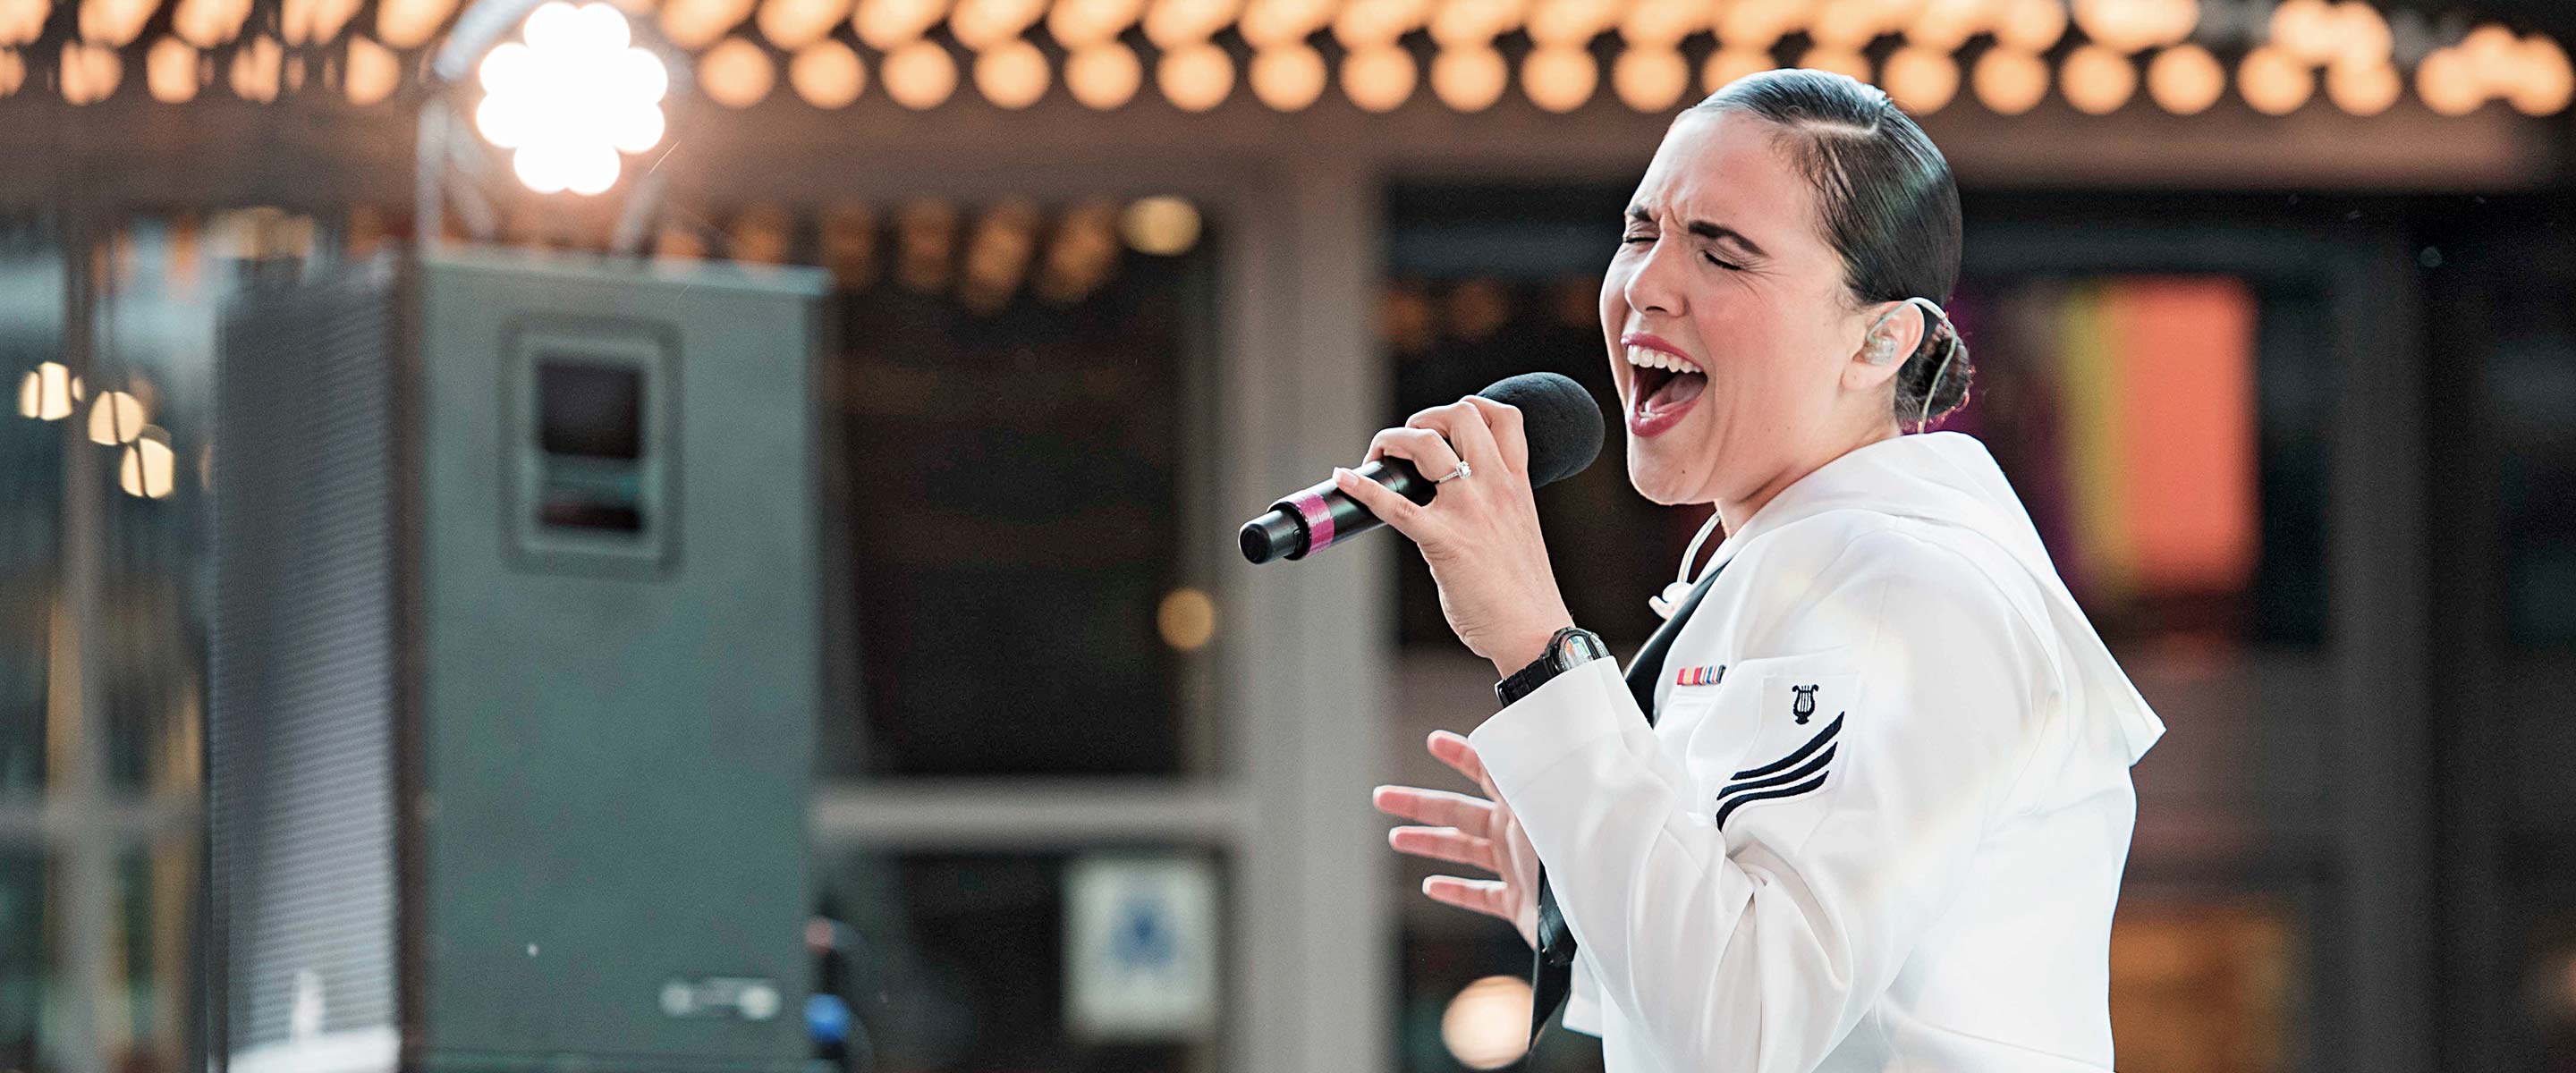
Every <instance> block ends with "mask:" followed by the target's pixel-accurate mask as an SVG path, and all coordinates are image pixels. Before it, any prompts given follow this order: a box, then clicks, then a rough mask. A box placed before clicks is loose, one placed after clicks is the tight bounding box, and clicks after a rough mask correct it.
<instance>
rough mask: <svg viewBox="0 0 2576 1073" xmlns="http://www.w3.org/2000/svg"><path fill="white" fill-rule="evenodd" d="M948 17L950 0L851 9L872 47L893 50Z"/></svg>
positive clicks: (895, 1)
mask: <svg viewBox="0 0 2576 1073" xmlns="http://www.w3.org/2000/svg"><path fill="white" fill-rule="evenodd" d="M700 2H708V0H700ZM947 17H948V0H866V2H865V3H861V4H858V5H857V6H856V9H855V10H853V11H852V12H851V13H850V29H852V30H853V31H856V32H857V33H858V35H859V41H860V42H861V43H863V44H865V45H867V46H868V47H869V48H873V49H876V50H878V51H880V52H892V51H894V50H895V49H897V48H899V47H902V46H903V45H905V44H907V43H909V42H912V41H916V40H919V39H920V38H921V35H923V34H926V33H929V32H930V28H931V27H933V26H937V25H939V21H940V20H941V19H945V18H947Z"/></svg>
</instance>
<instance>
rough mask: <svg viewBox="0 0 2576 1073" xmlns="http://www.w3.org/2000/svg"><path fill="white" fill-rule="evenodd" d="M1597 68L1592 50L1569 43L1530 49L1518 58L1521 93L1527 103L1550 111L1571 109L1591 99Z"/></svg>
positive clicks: (1598, 80) (1596, 78)
mask: <svg viewBox="0 0 2576 1073" xmlns="http://www.w3.org/2000/svg"><path fill="white" fill-rule="evenodd" d="M1600 81H1601V69H1600V68H1599V66H1597V65H1595V64H1594V63H1593V62H1592V53H1591V52H1590V51H1588V50H1585V49H1581V48H1575V47H1573V46H1570V45H1559V46H1554V47H1540V48H1534V49H1531V50H1530V53H1529V55H1528V56H1526V57H1524V58H1522V60H1521V92H1522V93H1525V94H1528V95H1529V99H1530V103H1532V104H1535V105H1538V106H1539V107H1541V108H1544V109H1546V110H1548V111H1551V112H1571V111H1573V110H1575V109H1577V108H1581V107H1583V102H1585V101H1588V100H1591V99H1592V91H1593V89H1594V88H1595V87H1597V86H1598V85H1599V84H1600Z"/></svg>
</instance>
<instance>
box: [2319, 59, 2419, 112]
mask: <svg viewBox="0 0 2576 1073" xmlns="http://www.w3.org/2000/svg"><path fill="white" fill-rule="evenodd" d="M2405 88H2406V83H2405V80H2404V79H2401V78H2399V77H2398V76H2397V68H2396V67H2394V66H2392V65H2390V64H2389V62H2388V60H2387V59H2386V58H2385V57H2383V58H2380V59H2376V60H2358V59H2349V58H2340V57H2339V58H2337V59H2336V60H2335V61H2334V62H2333V63H2330V64H2327V65H2326V99H2327V100H2330V101H2333V102H2334V106H2335V107H2337V108H2340V109H2343V110H2344V112H2345V113H2347V114H2350V115H2356V116H2375V115H2378V114H2379V113H2381V112H2385V111H2387V110H2388V109H2389V107H2390V106H2391V105H2394V104H2396V103H2397V98H2398V96H2399V95H2400V94H2402V93H2403V92H2404V91H2405Z"/></svg>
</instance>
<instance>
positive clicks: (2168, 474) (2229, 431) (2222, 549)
mask: <svg viewBox="0 0 2576 1073" xmlns="http://www.w3.org/2000/svg"><path fill="white" fill-rule="evenodd" d="M2102 312H2103V316H2102V322H2103V324H2104V326H2105V327H2106V328H2107V329H2108V331H2109V334H2110V337H2111V339H2112V340H2114V341H2115V342H2114V345H2115V346H2117V347H2118V349H2119V350H2120V351H2121V352H2122V353H2121V358H2122V360H2121V361H2120V363H2119V364H2120V370H2119V379H2120V381H2121V392H2120V396H2121V401H2122V403H2123V406H2124V408H2125V409H2126V411H2127V413H2126V415H2125V416H2126V420H2124V421H2122V422H2121V428H2120V430H2119V435H2120V438H2121V440H2122V441H2124V442H2122V443H2121V444H2120V454H2121V455H2122V456H2123V458H2124V459H2125V461H2126V462H2127V464H2126V465H2125V466H2123V467H2122V469H2123V471H2124V472H2123V474H2122V478H2123V485H2124V487H2125V489H2126V493H2127V494H2126V495H2125V496H2124V497H2123V498H2124V500H2125V502H2124V503H2123V504H2122V506H2123V508H2124V510H2125V513H2126V514H2127V517H2126V519H2125V522H2126V524H2125V525H2124V526H2123V528H2124V529H2125V530H2126V531H2127V543H2128V545H2129V546H2128V551H2129V552H2130V553H2131V554H2132V555H2134V556H2135V559H2134V560H2133V571H2134V573H2133V575H2132V576H2133V577H2134V578H2135V579H2136V582H2137V584H2138V585H2139V587H2140V588H2142V589H2146V590H2149V591H2165V592H2172V591H2190V592H2233V591H2236V590H2238V589H2242V588H2243V587H2245V585H2246V584H2247V583H2248V582H2249V581H2250V580H2251V579H2252V577H2253V573H2254V562H2255V555H2256V553H2257V550H2258V534H2257V533H2256V531H2255V489H2254V451H2255V443H2254V296H2253V294H2252V293H2251V292H2249V291H2248V290H2247V288H2246V286H2245V283H2244V282H2243V281H2242V280H2237V279H2230V278H2224V277H2175V278H2133V279H2124V280H2121V281H2119V282H2118V283H2116V284H2114V285H2112V286H2110V287H2108V288H2106V289H2105V294H2104V300H2103V311H2102Z"/></svg>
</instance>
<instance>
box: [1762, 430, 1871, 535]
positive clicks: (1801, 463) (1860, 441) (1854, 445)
mask: <svg viewBox="0 0 2576 1073" xmlns="http://www.w3.org/2000/svg"><path fill="white" fill-rule="evenodd" d="M1899 435H1901V432H1900V431H1899V430H1898V429H1897V427H1896V423H1895V422H1894V421H1888V422H1884V423H1882V424H1879V425H1876V426H1873V427H1872V428H1871V429H1870V430H1869V431H1868V432H1867V433H1864V434H1862V435H1861V436H1859V437H1858V438H1856V439H1853V440H1850V441H1848V442H1844V443H1843V444H1842V445H1841V446H1839V447H1835V448H1830V449H1828V450H1826V451H1823V452H1819V453H1816V454H1812V455H1809V456H1806V457H1803V458H1801V459H1799V460H1798V461H1796V462H1793V463H1791V464H1790V465H1788V466H1786V467H1784V468H1782V469H1781V470H1780V472H1778V473H1776V474H1773V475H1772V477H1771V479H1770V480H1768V481H1764V482H1763V483H1762V486H1761V487H1759V488H1756V489H1754V490H1753V493H1752V494H1751V495H1747V496H1745V497H1743V498H1741V499H1720V500H1718V501H1717V516H1718V517H1719V518H1720V519H1722V520H1721V521H1719V522H1718V525H1719V526H1720V527H1721V528H1723V529H1724V530H1725V531H1726V533H1727V534H1728V535H1730V536H1732V535H1734V534H1735V533H1736V532H1738V531H1740V530H1742V529H1743V528H1744V523H1746V522H1749V521H1752V520H1753V516H1754V515H1755V514H1758V513H1760V512H1761V510H1762V507H1763V504H1766V503H1769V502H1771V498H1772V497H1773V496H1776V495H1779V494H1780V491H1781V490H1782V489H1784V488H1787V487H1789V486H1790V485H1793V484H1796V483H1798V481H1799V480H1801V479H1803V478H1804V477H1806V475H1808V474H1810V473H1814V472H1815V471H1817V470H1819V469H1822V468H1824V465H1825V463H1827V462H1831V461H1833V460H1835V459H1837V458H1841V457H1842V456H1844V455H1847V454H1850V453H1852V452H1853V451H1857V450H1859V449H1861V448H1863V447H1867V446H1869V445H1870V444H1873V443H1878V442H1880V441H1882V440H1892V439H1895V438H1896V437H1897V436H1899Z"/></svg>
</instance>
